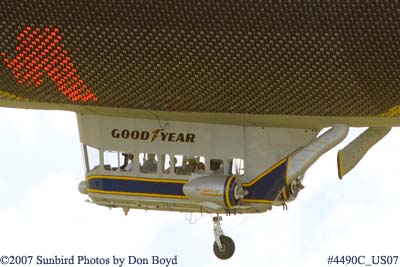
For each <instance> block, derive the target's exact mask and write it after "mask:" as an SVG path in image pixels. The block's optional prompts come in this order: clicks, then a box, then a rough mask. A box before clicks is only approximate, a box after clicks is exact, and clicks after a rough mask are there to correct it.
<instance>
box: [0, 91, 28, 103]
mask: <svg viewBox="0 0 400 267" xmlns="http://www.w3.org/2000/svg"><path fill="white" fill-rule="evenodd" d="M0 97H4V98H7V99H9V100H18V101H29V99H28V98H25V97H21V96H17V95H16V94H12V93H9V92H6V91H1V90H0Z"/></svg>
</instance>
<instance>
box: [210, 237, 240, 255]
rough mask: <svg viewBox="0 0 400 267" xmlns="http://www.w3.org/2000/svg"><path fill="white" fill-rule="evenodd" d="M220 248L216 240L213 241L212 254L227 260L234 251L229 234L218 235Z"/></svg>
mask: <svg viewBox="0 0 400 267" xmlns="http://www.w3.org/2000/svg"><path fill="white" fill-rule="evenodd" d="M219 240H220V242H221V248H220V247H219V246H218V244H217V241H215V242H214V254H215V256H217V258H219V259H221V260H227V259H229V258H230V257H232V255H233V253H235V242H233V240H232V238H230V237H229V236H225V235H221V236H220V237H219Z"/></svg>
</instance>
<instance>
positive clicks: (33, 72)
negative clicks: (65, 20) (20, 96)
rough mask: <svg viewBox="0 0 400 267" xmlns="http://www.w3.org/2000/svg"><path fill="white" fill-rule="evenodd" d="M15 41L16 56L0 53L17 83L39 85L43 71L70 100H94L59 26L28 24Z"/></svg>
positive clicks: (41, 81)
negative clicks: (10, 56)
mask: <svg viewBox="0 0 400 267" xmlns="http://www.w3.org/2000/svg"><path fill="white" fill-rule="evenodd" d="M17 41H18V42H19V45H18V46H17V47H16V48H15V50H16V51H17V53H18V55H17V56H16V57H14V58H8V57H7V55H6V53H4V52H2V53H0V56H1V57H2V58H3V62H4V63H5V64H6V66H7V67H8V68H9V69H10V70H11V71H12V73H13V75H14V77H15V79H16V80H17V82H18V83H19V84H22V85H24V86H26V87H30V86H34V87H36V88H38V87H40V86H41V85H42V84H43V82H44V80H43V77H44V76H45V75H46V76H47V77H49V78H50V79H51V80H52V81H53V82H55V83H56V84H57V89H58V91H60V92H61V93H62V94H63V95H64V96H65V97H67V98H68V99H70V100H71V101H73V102H77V101H82V102H88V101H94V102H97V97H96V95H95V94H94V93H93V92H92V91H91V90H90V89H89V88H88V87H87V85H86V84H85V83H84V81H83V80H82V78H81V77H80V75H79V74H77V70H76V68H75V66H74V63H73V62H72V59H71V57H70V56H69V54H68V51H67V50H66V49H65V47H64V44H63V38H62V36H61V35H60V33H59V29H58V28H49V27H46V28H44V29H41V28H35V29H34V28H32V27H30V26H28V27H26V28H25V29H24V30H23V31H22V32H21V33H20V34H19V35H18V36H17Z"/></svg>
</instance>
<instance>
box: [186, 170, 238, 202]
mask: <svg viewBox="0 0 400 267" xmlns="http://www.w3.org/2000/svg"><path fill="white" fill-rule="evenodd" d="M183 193H184V194H185V195H186V196H188V197H189V198H190V199H191V200H192V201H195V202H199V203H205V202H209V203H210V202H211V203H213V204H217V205H218V206H220V207H224V208H228V209H230V208H232V207H233V206H236V205H239V202H240V200H241V199H242V198H243V188H242V186H241V185H240V184H239V183H238V182H237V180H236V179H235V176H229V177H226V176H201V177H197V178H194V179H193V180H190V181H189V182H188V183H187V184H185V185H184V186H183Z"/></svg>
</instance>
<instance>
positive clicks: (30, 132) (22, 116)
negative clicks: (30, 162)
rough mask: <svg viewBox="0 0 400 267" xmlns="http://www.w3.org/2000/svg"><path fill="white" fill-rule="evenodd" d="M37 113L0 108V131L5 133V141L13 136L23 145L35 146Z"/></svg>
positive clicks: (37, 123)
mask: <svg viewBox="0 0 400 267" xmlns="http://www.w3.org/2000/svg"><path fill="white" fill-rule="evenodd" d="M39 113H40V111H34V110H23V109H11V108H0V121H1V124H0V129H2V131H1V132H6V133H7V135H8V138H6V140H7V139H9V137H10V136H13V138H15V137H17V138H19V139H20V140H21V141H22V142H23V143H24V144H25V145H29V146H34V145H36V144H37V135H38V129H39V126H38V125H39V121H38V114H39ZM3 134H4V133H3Z"/></svg>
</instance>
